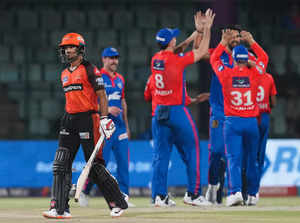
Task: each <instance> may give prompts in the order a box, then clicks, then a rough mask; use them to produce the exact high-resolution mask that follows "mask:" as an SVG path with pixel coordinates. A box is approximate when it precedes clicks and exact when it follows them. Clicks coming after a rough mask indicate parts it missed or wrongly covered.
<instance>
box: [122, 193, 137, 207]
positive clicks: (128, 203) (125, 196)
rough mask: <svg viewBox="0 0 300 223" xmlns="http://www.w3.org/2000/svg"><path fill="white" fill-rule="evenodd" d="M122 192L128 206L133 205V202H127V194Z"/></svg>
mask: <svg viewBox="0 0 300 223" xmlns="http://www.w3.org/2000/svg"><path fill="white" fill-rule="evenodd" d="M123 194H124V200H125V201H126V203H127V205H128V207H130V208H133V207H135V204H133V203H131V202H129V196H128V195H127V194H125V193H123Z"/></svg>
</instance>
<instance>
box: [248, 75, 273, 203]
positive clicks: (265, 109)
mask: <svg viewBox="0 0 300 223" xmlns="http://www.w3.org/2000/svg"><path fill="white" fill-rule="evenodd" d="M276 94H277V90H276V86H275V82H274V79H273V77H272V75H271V74H268V73H266V74H265V75H262V77H261V78H260V79H259V85H258V93H257V97H256V100H257V103H258V107H259V113H260V115H259V117H258V129H259V144H258V154H257V159H258V175H259V177H258V182H257V185H256V186H257V188H256V192H257V193H256V196H255V197H251V199H249V200H248V205H256V203H257V202H258V200H259V194H258V192H259V187H260V180H261V178H262V176H263V172H264V161H265V154H266V146H267V139H268V134H269V125H270V113H271V109H272V108H274V107H275V106H276V101H277V100H276Z"/></svg>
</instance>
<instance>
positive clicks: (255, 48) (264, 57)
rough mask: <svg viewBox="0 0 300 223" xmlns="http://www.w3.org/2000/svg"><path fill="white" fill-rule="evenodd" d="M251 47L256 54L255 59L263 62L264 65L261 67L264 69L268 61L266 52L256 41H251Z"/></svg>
mask: <svg viewBox="0 0 300 223" xmlns="http://www.w3.org/2000/svg"><path fill="white" fill-rule="evenodd" d="M251 49H252V50H253V52H254V53H255V54H256V56H257V61H261V62H263V63H264V65H263V67H262V68H263V69H264V70H266V68H267V65H268V62H269V56H268V54H267V53H266V52H265V51H264V49H263V48H262V47H261V46H260V45H259V44H258V43H257V42H253V43H252V44H251ZM258 65H259V64H258Z"/></svg>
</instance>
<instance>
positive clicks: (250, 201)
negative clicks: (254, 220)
mask: <svg viewBox="0 0 300 223" xmlns="http://www.w3.org/2000/svg"><path fill="white" fill-rule="evenodd" d="M257 202H258V199H257V197H256V196H251V195H248V199H247V201H246V205H248V206H255V205H256V204H257Z"/></svg>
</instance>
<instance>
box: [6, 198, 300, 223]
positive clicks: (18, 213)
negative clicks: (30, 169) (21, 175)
mask: <svg viewBox="0 0 300 223" xmlns="http://www.w3.org/2000/svg"><path fill="white" fill-rule="evenodd" d="M130 201H131V202H132V203H134V204H135V205H136V206H137V207H135V208H129V209H128V210H127V211H126V212H125V213H124V214H123V216H122V217H120V218H117V219H112V218H111V217H110V216H109V210H108V209H107V206H106V203H105V202H104V200H103V199H102V198H99V197H97V198H96V197H94V198H91V199H90V205H89V207H87V208H81V207H79V205H78V204H76V203H75V202H74V200H72V201H71V202H70V205H71V213H72V216H73V219H72V220H60V221H57V220H50V219H45V218H43V217H42V215H41V213H42V211H45V210H47V209H48V207H49V198H0V222H6V223H11V222H17V223H36V222H80V223H82V222H128V223H129V222H130V223H136V222H138V223H147V222H151V223H154V222H168V223H173V222H174V223H177V222H184V223H193V222H201V223H202V222H203V223H204V222H205V223H213V222H218V223H219V222H220V223H235V222H243V223H244V222H246V223H248V222H249V223H250V222H251V223H253V222H254V223H256V222H257V223H262V222H263V223H265V222H278V223H284V222H286V223H299V222H300V197H294V198H261V199H260V202H259V204H258V205H257V206H255V207H246V206H245V207H231V208H227V207H224V206H218V207H209V208H207V207H206V208H200V207H191V206H187V205H184V204H183V203H182V201H181V198H175V201H176V203H177V206H176V207H173V208H155V207H150V204H149V198H131V199H130Z"/></svg>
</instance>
